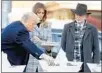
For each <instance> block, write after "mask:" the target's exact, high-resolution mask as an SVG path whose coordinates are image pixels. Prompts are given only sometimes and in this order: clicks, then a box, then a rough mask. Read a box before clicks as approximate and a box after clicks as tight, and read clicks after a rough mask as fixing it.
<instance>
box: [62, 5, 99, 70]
mask: <svg viewBox="0 0 102 73" xmlns="http://www.w3.org/2000/svg"><path fill="white" fill-rule="evenodd" d="M72 12H73V13H75V21H74V22H71V23H69V24H66V25H65V26H64V30H63V33H62V40H61V47H62V49H63V50H64V51H65V52H66V57H67V59H68V60H69V61H79V62H83V65H82V69H81V71H82V72H89V69H88V67H87V64H86V63H99V61H100V55H99V44H98V43H99V42H98V32H97V29H96V28H95V27H94V26H92V25H90V24H89V23H88V22H87V21H86V18H87V13H89V12H87V6H86V5H85V4H79V3H78V5H77V7H76V10H72Z"/></svg>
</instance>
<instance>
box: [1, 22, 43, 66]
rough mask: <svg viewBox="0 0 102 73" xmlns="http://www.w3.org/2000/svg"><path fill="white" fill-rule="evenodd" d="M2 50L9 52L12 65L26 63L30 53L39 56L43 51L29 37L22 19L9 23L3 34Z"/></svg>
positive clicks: (8, 56) (8, 55)
mask: <svg viewBox="0 0 102 73" xmlns="http://www.w3.org/2000/svg"><path fill="white" fill-rule="evenodd" d="M1 48H2V49H1V50H2V51H3V52H4V53H6V54H7V58H8V60H9V62H10V63H11V65H25V64H27V62H28V58H29V54H32V55H33V56H34V57H36V58H39V56H40V55H41V54H42V53H43V52H42V51H41V50H40V49H39V48H38V47H37V46H36V45H35V44H34V43H33V42H31V40H30V37H29V32H28V31H27V29H26V28H25V26H24V25H23V24H22V23H21V22H20V21H15V22H13V23H11V24H9V25H8V26H7V27H6V28H5V29H4V30H3V31H2V34H1Z"/></svg>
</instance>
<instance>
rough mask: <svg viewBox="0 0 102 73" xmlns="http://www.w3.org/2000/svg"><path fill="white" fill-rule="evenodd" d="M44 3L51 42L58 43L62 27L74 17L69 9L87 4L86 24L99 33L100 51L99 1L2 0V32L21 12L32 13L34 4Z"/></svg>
mask: <svg viewBox="0 0 102 73" xmlns="http://www.w3.org/2000/svg"><path fill="white" fill-rule="evenodd" d="M37 2H41V3H44V4H45V6H46V8H47V10H48V13H47V21H49V22H51V24H52V25H51V28H52V36H53V37H52V40H53V41H54V42H60V40H61V34H62V30H63V26H64V24H66V23H70V22H71V21H73V20H74V18H75V15H74V14H73V13H72V12H71V11H70V9H75V8H76V5H77V4H78V3H83V4H87V6H88V11H89V12H91V15H89V17H88V22H90V23H92V24H93V25H94V26H95V27H96V28H97V29H98V32H99V35H98V36H99V46H100V51H101V41H102V37H101V35H102V29H101V23H102V21H101V20H102V19H101V13H102V10H101V1H3V0H2V25H1V29H2V30H3V29H4V28H5V27H6V26H7V25H8V24H9V23H10V22H12V21H15V20H18V19H19V18H20V17H21V16H22V13H23V12H28V11H32V7H33V6H34V4H35V3H37ZM101 54H102V53H101Z"/></svg>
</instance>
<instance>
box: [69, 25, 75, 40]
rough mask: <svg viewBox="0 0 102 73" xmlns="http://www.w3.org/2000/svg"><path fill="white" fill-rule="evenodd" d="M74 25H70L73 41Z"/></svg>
mask: <svg viewBox="0 0 102 73" xmlns="http://www.w3.org/2000/svg"><path fill="white" fill-rule="evenodd" d="M74 24H75V23H72V24H71V25H70V31H71V34H72V37H73V39H75V25H74Z"/></svg>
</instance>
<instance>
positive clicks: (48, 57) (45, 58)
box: [40, 54, 55, 65]
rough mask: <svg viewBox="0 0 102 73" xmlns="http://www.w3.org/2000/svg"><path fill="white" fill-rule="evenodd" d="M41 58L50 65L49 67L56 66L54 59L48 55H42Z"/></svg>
mask: <svg viewBox="0 0 102 73" xmlns="http://www.w3.org/2000/svg"><path fill="white" fill-rule="evenodd" d="M40 58H42V59H44V60H45V61H46V62H47V63H48V65H55V63H54V59H53V58H52V57H50V56H48V55H46V54H42V55H41V56H40Z"/></svg>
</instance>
